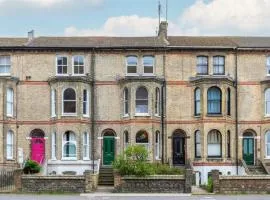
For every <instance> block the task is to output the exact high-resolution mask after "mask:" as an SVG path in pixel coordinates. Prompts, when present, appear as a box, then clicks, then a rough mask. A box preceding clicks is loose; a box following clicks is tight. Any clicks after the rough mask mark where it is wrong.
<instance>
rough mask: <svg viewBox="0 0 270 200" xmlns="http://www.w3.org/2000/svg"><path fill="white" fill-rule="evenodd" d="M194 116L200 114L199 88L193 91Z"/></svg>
mask: <svg viewBox="0 0 270 200" xmlns="http://www.w3.org/2000/svg"><path fill="white" fill-rule="evenodd" d="M194 106H195V109H194V114H195V116H197V115H200V114H201V90H200V88H196V89H195V91H194Z"/></svg>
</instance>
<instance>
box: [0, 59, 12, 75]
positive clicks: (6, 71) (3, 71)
mask: <svg viewBox="0 0 270 200" xmlns="http://www.w3.org/2000/svg"><path fill="white" fill-rule="evenodd" d="M10 66H11V62H10V56H0V75H10Z"/></svg>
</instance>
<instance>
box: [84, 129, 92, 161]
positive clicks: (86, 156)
mask: <svg viewBox="0 0 270 200" xmlns="http://www.w3.org/2000/svg"><path fill="white" fill-rule="evenodd" d="M85 136H86V137H85ZM89 138H90V137H89V134H88V132H84V133H83V160H90V141H89ZM85 140H86V141H85Z"/></svg>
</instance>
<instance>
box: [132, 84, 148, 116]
mask: <svg viewBox="0 0 270 200" xmlns="http://www.w3.org/2000/svg"><path fill="white" fill-rule="evenodd" d="M140 88H144V89H145V90H146V92H147V99H137V91H138V90H139V89H140ZM137 101H147V112H137ZM135 116H149V92H148V90H147V89H146V88H145V87H143V86H141V87H138V88H137V90H136V93H135Z"/></svg>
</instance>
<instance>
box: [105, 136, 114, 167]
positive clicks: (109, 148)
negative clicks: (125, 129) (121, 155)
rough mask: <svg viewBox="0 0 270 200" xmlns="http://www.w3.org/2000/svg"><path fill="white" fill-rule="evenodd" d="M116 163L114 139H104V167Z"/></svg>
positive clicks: (109, 137)
mask: <svg viewBox="0 0 270 200" xmlns="http://www.w3.org/2000/svg"><path fill="white" fill-rule="evenodd" d="M113 161H114V137H112V136H108V137H104V138H103V165H111V164H112V162H113Z"/></svg>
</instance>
